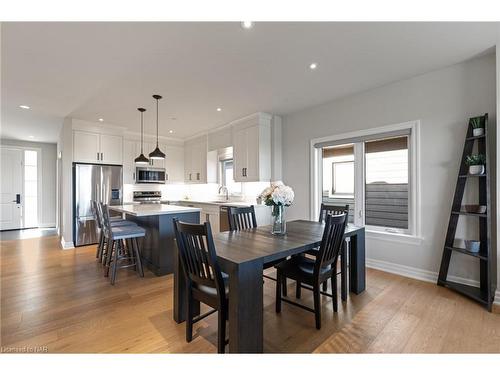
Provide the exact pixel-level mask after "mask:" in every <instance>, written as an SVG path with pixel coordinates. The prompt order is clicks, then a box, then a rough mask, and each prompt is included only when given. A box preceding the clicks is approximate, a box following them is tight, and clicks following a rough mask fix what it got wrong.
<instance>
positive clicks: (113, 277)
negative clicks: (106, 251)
mask: <svg viewBox="0 0 500 375" xmlns="http://www.w3.org/2000/svg"><path fill="white" fill-rule="evenodd" d="M122 247H123V245H122V243H121V241H116V250H115V252H114V253H113V267H112V269H111V285H115V280H116V271H117V270H118V253H119V252H120V250H123V248H122Z"/></svg>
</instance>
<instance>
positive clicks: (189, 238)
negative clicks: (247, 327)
mask: <svg viewBox="0 0 500 375" xmlns="http://www.w3.org/2000/svg"><path fill="white" fill-rule="evenodd" d="M173 221H174V232H175V238H176V241H177V248H178V249H179V258H180V262H181V265H182V268H183V270H184V275H185V278H186V283H187V289H188V293H187V298H188V300H187V316H186V341H187V342H190V341H191V340H192V336H193V323H196V322H198V321H200V320H201V319H203V318H205V317H206V316H208V315H210V314H212V313H214V312H215V311H218V312H219V314H218V339H217V351H218V352H219V353H224V349H225V345H226V343H227V340H226V320H227V316H228V310H227V308H228V303H227V297H228V289H227V286H226V283H225V282H224V278H223V274H222V272H221V270H220V267H219V264H218V262H217V255H216V252H215V245H214V241H213V237H212V230H211V228H210V223H209V222H206V223H204V224H191V223H185V222H181V221H179V220H177V219H174V220H173ZM226 279H227V275H226ZM193 298H194V299H196V300H198V301H200V302H203V303H205V304H207V305H209V306H211V307H213V308H214V310H212V311H209V312H208V313H205V314H203V315H200V316H198V317H194V316H193Z"/></svg>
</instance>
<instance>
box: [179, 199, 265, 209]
mask: <svg viewBox="0 0 500 375" xmlns="http://www.w3.org/2000/svg"><path fill="white" fill-rule="evenodd" d="M172 202H180V203H193V204H197V203H198V204H211V205H215V206H231V207H249V206H251V205H254V206H255V207H258V206H259V205H258V204H257V203H256V202H231V201H229V202H225V201H224V202H223V201H202V200H191V199H181V200H176V201H172Z"/></svg>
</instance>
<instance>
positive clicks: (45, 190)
mask: <svg viewBox="0 0 500 375" xmlns="http://www.w3.org/2000/svg"><path fill="white" fill-rule="evenodd" d="M0 143H1V144H2V145H5V146H17V147H27V148H39V149H41V152H42V165H41V167H42V196H41V197H38V199H41V201H42V207H41V212H40V215H39V217H38V218H39V220H40V222H39V225H40V226H54V225H55V224H56V159H57V148H56V144H55V143H40V142H25V141H17V140H11V139H1V140H0Z"/></svg>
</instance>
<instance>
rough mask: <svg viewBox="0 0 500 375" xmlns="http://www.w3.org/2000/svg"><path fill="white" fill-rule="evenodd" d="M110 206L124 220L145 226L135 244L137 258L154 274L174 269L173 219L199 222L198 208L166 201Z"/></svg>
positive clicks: (160, 274) (161, 274)
mask: <svg viewBox="0 0 500 375" xmlns="http://www.w3.org/2000/svg"><path fill="white" fill-rule="evenodd" d="M109 209H110V210H113V211H117V212H120V213H122V214H125V217H126V219H127V220H130V221H133V222H135V223H137V225H139V226H141V227H142V228H144V229H145V230H146V236H145V237H144V238H143V240H142V242H140V244H139V250H140V252H141V258H142V260H143V264H145V265H146V266H147V267H148V268H149V269H150V270H151V271H152V272H153V273H154V274H155V275H156V276H163V275H167V274H171V273H173V272H174V266H175V262H176V261H177V259H175V255H176V254H177V250H176V248H175V247H176V244H175V234H174V227H173V219H174V218H177V219H179V220H181V221H184V222H189V223H196V224H198V223H199V222H200V211H201V210H200V209H199V208H196V207H183V206H175V205H167V204H129V205H123V206H110V207H109Z"/></svg>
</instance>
